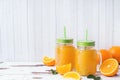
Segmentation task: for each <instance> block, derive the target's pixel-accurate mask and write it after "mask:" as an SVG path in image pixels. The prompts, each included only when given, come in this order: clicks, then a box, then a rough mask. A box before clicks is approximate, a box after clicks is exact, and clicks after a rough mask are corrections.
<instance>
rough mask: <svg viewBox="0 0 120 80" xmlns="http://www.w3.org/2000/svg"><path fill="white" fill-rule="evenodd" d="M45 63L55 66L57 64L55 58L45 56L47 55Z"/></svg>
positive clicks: (44, 58) (44, 59)
mask: <svg viewBox="0 0 120 80" xmlns="http://www.w3.org/2000/svg"><path fill="white" fill-rule="evenodd" d="M43 63H44V64H45V65H46V66H54V65H55V59H54V58H50V57H47V56H45V57H43Z"/></svg>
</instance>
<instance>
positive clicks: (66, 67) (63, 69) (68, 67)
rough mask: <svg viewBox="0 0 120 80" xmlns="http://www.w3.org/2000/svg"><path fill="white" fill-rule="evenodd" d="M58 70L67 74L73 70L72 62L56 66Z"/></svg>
mask: <svg viewBox="0 0 120 80" xmlns="http://www.w3.org/2000/svg"><path fill="white" fill-rule="evenodd" d="M56 71H57V72H58V73H59V74H65V73H66V72H69V71H71V64H70V63H69V64H65V65H61V66H56Z"/></svg>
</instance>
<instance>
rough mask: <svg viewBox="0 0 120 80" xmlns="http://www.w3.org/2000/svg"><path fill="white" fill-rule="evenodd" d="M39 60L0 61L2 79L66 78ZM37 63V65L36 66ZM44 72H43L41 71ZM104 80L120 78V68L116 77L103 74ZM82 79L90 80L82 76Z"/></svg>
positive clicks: (55, 79) (43, 79)
mask: <svg viewBox="0 0 120 80" xmlns="http://www.w3.org/2000/svg"><path fill="white" fill-rule="evenodd" d="M40 64H42V63H39V62H3V63H0V80H64V79H63V78H62V76H61V75H59V74H57V75H52V74H50V72H49V71H47V70H50V69H55V67H47V66H40ZM20 65H21V66H20ZM34 65H37V66H34ZM41 72H42V73H41ZM97 75H98V76H101V78H102V80H120V70H119V72H118V73H117V75H116V76H114V77H105V76H102V75H101V74H100V73H99V72H98V73H97ZM82 80H90V79H87V78H86V77H82Z"/></svg>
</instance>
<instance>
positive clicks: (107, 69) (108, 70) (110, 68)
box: [100, 58, 119, 76]
mask: <svg viewBox="0 0 120 80" xmlns="http://www.w3.org/2000/svg"><path fill="white" fill-rule="evenodd" d="M118 68H119V64H118V61H117V60H116V59H113V58H109V59H106V60H105V61H104V62H103V63H102V64H101V66H100V72H101V73H102V74H103V75H105V76H114V75H115V74H116V73H117V72H118Z"/></svg>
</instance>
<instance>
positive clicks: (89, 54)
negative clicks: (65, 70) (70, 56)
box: [75, 41, 97, 76]
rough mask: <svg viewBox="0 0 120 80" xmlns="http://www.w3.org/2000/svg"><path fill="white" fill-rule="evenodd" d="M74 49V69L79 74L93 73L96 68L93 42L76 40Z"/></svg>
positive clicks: (95, 53)
mask: <svg viewBox="0 0 120 80" xmlns="http://www.w3.org/2000/svg"><path fill="white" fill-rule="evenodd" d="M77 45H78V49H77V51H76V60H75V62H76V71H77V72H79V73H80V75H83V76H87V75H89V74H95V73H96V69H97V51H96V50H95V49H94V42H91V41H89V42H78V44H77Z"/></svg>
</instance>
